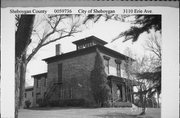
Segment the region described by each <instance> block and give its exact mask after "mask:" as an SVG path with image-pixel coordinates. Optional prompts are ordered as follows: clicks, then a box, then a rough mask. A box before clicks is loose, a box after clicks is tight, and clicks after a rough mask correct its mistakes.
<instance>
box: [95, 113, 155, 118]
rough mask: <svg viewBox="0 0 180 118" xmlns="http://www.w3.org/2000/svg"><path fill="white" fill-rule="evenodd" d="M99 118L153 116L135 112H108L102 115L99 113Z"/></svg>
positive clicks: (147, 117)
mask: <svg viewBox="0 0 180 118" xmlns="http://www.w3.org/2000/svg"><path fill="white" fill-rule="evenodd" d="M97 117H98V118H153V117H151V116H144V115H142V116H141V115H135V114H125V113H118V112H113V113H107V114H102V115H97Z"/></svg>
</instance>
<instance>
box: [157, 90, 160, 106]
mask: <svg viewBox="0 0 180 118" xmlns="http://www.w3.org/2000/svg"><path fill="white" fill-rule="evenodd" d="M157 108H160V105H159V93H158V92H157Z"/></svg>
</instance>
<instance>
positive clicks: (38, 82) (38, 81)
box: [36, 79, 41, 88]
mask: <svg viewBox="0 0 180 118" xmlns="http://www.w3.org/2000/svg"><path fill="white" fill-rule="evenodd" d="M40 81H41V79H37V86H36V87H37V88H39V87H40Z"/></svg>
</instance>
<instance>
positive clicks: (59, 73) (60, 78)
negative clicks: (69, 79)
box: [58, 63, 62, 83]
mask: <svg viewBox="0 0 180 118" xmlns="http://www.w3.org/2000/svg"><path fill="white" fill-rule="evenodd" d="M58 82H59V83H62V63H60V64H58Z"/></svg>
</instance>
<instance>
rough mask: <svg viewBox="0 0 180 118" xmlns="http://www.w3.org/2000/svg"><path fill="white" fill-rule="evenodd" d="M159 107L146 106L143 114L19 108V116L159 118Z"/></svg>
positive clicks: (121, 110)
mask: <svg viewBox="0 0 180 118" xmlns="http://www.w3.org/2000/svg"><path fill="white" fill-rule="evenodd" d="M160 111H161V110H160V109H157V108H148V109H147V111H146V115H145V116H138V115H137V114H139V113H140V112H141V110H140V109H139V110H136V111H131V108H72V107H71V108H41V109H21V110H20V111H19V118H160V114H161V113H160Z"/></svg>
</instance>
